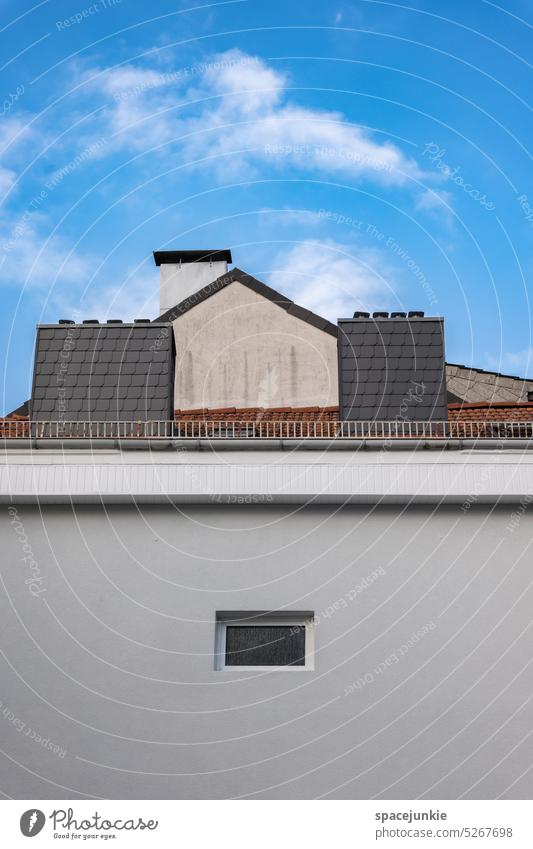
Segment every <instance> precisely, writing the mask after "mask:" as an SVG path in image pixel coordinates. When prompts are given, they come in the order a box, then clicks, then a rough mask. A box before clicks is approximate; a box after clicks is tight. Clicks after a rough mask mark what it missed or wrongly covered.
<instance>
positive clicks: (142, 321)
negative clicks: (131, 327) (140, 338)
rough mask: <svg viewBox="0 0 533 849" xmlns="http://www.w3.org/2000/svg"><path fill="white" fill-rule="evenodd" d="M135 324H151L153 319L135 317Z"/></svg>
mask: <svg viewBox="0 0 533 849" xmlns="http://www.w3.org/2000/svg"><path fill="white" fill-rule="evenodd" d="M133 323H134V324H151V323H152V322H151V320H150V319H149V318H135V319H134V320H133Z"/></svg>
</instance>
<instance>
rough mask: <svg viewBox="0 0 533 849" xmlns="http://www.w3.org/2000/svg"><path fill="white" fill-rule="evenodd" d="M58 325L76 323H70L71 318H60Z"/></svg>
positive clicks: (72, 322) (73, 322)
mask: <svg viewBox="0 0 533 849" xmlns="http://www.w3.org/2000/svg"><path fill="white" fill-rule="evenodd" d="M59 323H60V324H76V322H75V321H72V319H71V318H60V319H59Z"/></svg>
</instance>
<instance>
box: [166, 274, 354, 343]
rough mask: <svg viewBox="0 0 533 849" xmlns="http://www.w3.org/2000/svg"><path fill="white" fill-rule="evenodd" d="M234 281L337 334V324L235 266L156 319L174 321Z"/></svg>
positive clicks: (317, 326)
mask: <svg viewBox="0 0 533 849" xmlns="http://www.w3.org/2000/svg"><path fill="white" fill-rule="evenodd" d="M232 283H242V285H243V286H246V287H247V288H248V289H251V290H252V291H253V292H255V293H256V294H257V295H261V297H263V298H266V299H267V300H269V301H271V302H272V303H273V304H277V306H278V307H281V309H284V310H285V311H286V312H287V313H289V315H293V316H294V317H295V318H299V319H301V320H302V321H306V322H307V323H308V324H311V325H312V326H313V327H316V328H317V329H318V330H324V331H325V332H326V333H329V334H330V335H331V336H335V337H336V336H337V327H336V325H334V324H332V323H331V321H328V319H327V318H323V317H322V316H320V315H317V314H316V313H314V312H311V310H307V309H305V308H304V307H300V306H298V304H295V303H294V301H291V299H290V298H287V297H286V296H285V295H281V294H280V293H279V292H276V290H275V289H271V287H270V286H267V285H266V283H262V282H261V280H257V279H256V278H255V277H252V276H251V274H247V273H246V272H245V271H241V269H240V268H233V269H232V270H231V271H228V272H227V273H226V274H222V275H221V276H220V277H217V279H216V280H213V282H212V283H208V284H207V286H204V287H203V289H200V290H199V291H198V292H196V293H195V294H194V295H191V296H189V297H188V298H186V299H185V300H184V301H182V302H181V303H179V304H177V305H176V306H175V307H172V309H169V310H167V311H166V312H165V313H163V315H160V316H159V318H157V319H156V321H174V320H175V319H176V318H178V317H179V316H181V315H184V314H185V313H186V312H188V311H189V310H190V309H192V308H193V307H195V306H197V304H200V303H202V301H206V300H207V299H208V298H210V297H211V296H212V295H214V294H216V293H217V292H220V290H221V289H224V288H225V287H226V286H230V285H231V284H232Z"/></svg>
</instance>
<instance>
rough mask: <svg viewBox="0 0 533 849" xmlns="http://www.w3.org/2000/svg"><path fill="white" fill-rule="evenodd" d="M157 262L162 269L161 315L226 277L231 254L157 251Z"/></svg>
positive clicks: (222, 251)
mask: <svg viewBox="0 0 533 849" xmlns="http://www.w3.org/2000/svg"><path fill="white" fill-rule="evenodd" d="M154 260H155V264H156V265H157V266H159V268H160V269H161V270H160V288H159V314H160V315H162V314H163V313H165V312H166V311H167V310H170V309H172V308H173V307H175V306H177V305H178V304H181V302H182V301H185V300H186V299H187V298H190V296H191V295H194V294H196V292H199V291H200V289H203V288H204V286H207V285H208V284H209V283H212V282H213V280H216V279H217V277H221V276H222V275H223V274H225V273H226V272H227V270H228V262H231V251H229V250H203V251H154Z"/></svg>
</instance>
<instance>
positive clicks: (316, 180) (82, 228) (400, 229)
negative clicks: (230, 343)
mask: <svg viewBox="0 0 533 849" xmlns="http://www.w3.org/2000/svg"><path fill="white" fill-rule="evenodd" d="M504 7H505V8H504ZM532 12H533V8H532V6H531V3H530V2H529V0H506V2H505V3H501V4H498V3H492V2H484V0H471V2H469V3H466V4H465V3H464V2H458V1H457V0H450V2H448V3H446V4H441V3H435V2H433V0H412V2H410V3H409V4H400V3H395V2H381V0H354V2H351V3H344V2H339V3H335V2H333V3H324V2H321V0H308V2H305V3H303V2H299V0H298V2H295V0H284V2H278V0H269V2H268V3H266V2H265V1H264V0H235V2H222V3H207V4H203V3H201V2H198V3H192V2H190V0H189V2H176V0H173V2H170V0H152V2H151V3H150V4H145V3H142V4H141V3H137V2H134V0H95V2H93V3H89V2H85V1H84V0H82V2H78V0H68V1H67V0H66V1H65V2H62V0H42V2H38V3H35V4H32V3H30V2H27V1H26V0H17V2H16V3H13V2H8V0H0V40H1V45H2V49H1V52H0V57H1V58H0V62H1V63H2V67H1V79H2V103H1V109H2V112H1V115H0V152H1V153H0V199H1V206H0V276H1V281H2V311H1V322H2V332H1V345H2V353H3V362H4V380H3V389H2V394H3V398H2V407H3V410H5V411H9V410H11V409H13V408H14V407H15V406H17V405H18V404H19V403H21V402H22V401H24V400H25V399H26V398H27V397H28V396H29V394H30V383H31V367H32V357H33V343H34V326H35V324H36V323H38V322H47V321H52V322H54V321H57V320H58V319H59V318H76V319H82V318H99V319H101V320H104V319H107V318H123V319H130V318H135V317H155V316H156V315H157V303H158V272H157V269H156V268H155V267H154V263H153V258H152V251H153V250H155V249H163V248H166V249H172V248H205V247H207V248H227V247H229V248H231V249H232V252H233V258H234V262H235V264H236V265H237V266H239V267H240V268H242V269H244V270H246V271H248V272H249V273H251V274H254V275H255V276H257V277H259V278H261V279H263V280H264V281H265V282H268V283H269V284H270V285H271V286H273V287H274V288H276V289H278V290H280V291H282V292H284V293H286V294H288V295H290V296H291V297H292V298H294V300H296V301H297V302H298V303H301V304H302V305H304V306H307V307H309V308H311V309H314V310H315V311H317V312H319V313H321V314H324V315H326V316H327V317H329V318H330V319H332V320H333V321H335V320H336V319H337V318H339V317H345V316H348V315H351V314H352V313H353V311H354V310H355V309H361V308H366V309H369V310H372V309H422V310H424V311H425V312H426V314H433V315H436V314H438V315H444V316H445V319H446V338H447V359H448V361H449V362H459V363H465V364H474V365H476V366H479V367H482V368H487V369H495V370H498V371H505V372H508V373H512V374H520V375H524V376H528V377H533V363H532V362H531V358H532V354H533V343H532V339H531V309H530V303H529V293H530V289H531V277H532V270H533V268H532V266H533V239H532V237H533V175H532V169H531V163H530V156H531V154H530V146H531V144H530V139H531V137H532V135H533V134H532V129H533V120H532V113H531V104H530V100H531V98H530V92H531V89H532V80H531V66H530V64H529V62H528V58H530V57H531V55H532V51H531V45H532V33H533V30H532V24H533V15H532Z"/></svg>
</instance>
